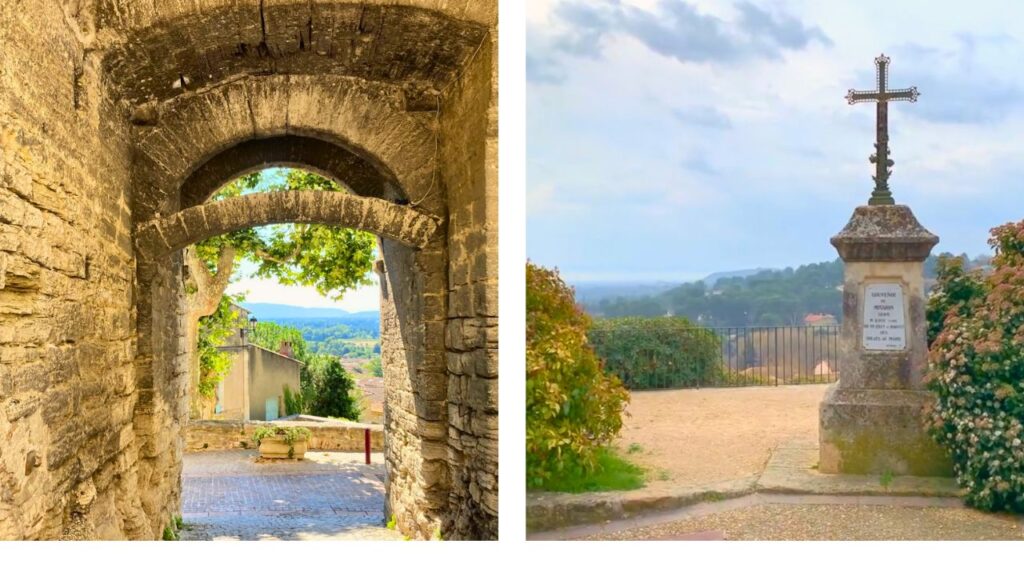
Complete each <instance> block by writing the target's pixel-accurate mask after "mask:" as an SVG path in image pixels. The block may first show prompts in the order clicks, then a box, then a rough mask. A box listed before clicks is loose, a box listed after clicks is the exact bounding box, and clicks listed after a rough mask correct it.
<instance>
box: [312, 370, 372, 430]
mask: <svg viewBox="0 0 1024 576" xmlns="http://www.w3.org/2000/svg"><path fill="white" fill-rule="evenodd" d="M303 370H306V371H307V373H308V389H307V390H304V391H303V396H304V397H306V398H310V399H311V400H309V401H307V408H308V409H309V412H310V414H313V415H314V416H335V417H340V418H346V419H348V420H352V421H353V422H358V421H359V416H360V407H359V404H358V402H357V401H356V398H355V396H354V394H353V392H354V389H355V387H356V382H355V380H354V379H353V378H352V375H351V374H349V373H348V372H346V371H345V367H344V366H342V365H341V362H340V361H339V360H338V359H337V358H336V357H334V356H326V355H323V354H314V355H313V356H311V357H310V359H309V363H307V364H306V366H305V367H304V368H303Z"/></svg>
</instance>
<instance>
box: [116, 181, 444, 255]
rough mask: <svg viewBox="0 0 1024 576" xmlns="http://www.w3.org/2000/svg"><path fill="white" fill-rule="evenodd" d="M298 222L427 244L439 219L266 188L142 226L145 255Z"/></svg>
mask: <svg viewBox="0 0 1024 576" xmlns="http://www.w3.org/2000/svg"><path fill="white" fill-rule="evenodd" d="M287 222H297V223H305V224H330V225H333V226H342V227H345V228H355V229H357V230H363V231H365V232H370V233H373V234H376V235H377V236H383V237H385V238H389V239H391V240H396V241H398V242H399V243H401V244H406V245H409V246H413V247H416V248H423V247H424V246H426V245H427V243H428V242H429V241H430V239H431V237H432V236H433V235H434V232H435V231H436V230H437V222H436V221H435V220H434V219H433V218H431V217H429V216H427V215H425V214H423V213H421V212H418V211H416V210H413V209H411V208H406V207H404V206H400V205H397V204H392V203H390V202H387V201H385V200H379V199H377V198H364V197H361V196H355V195H351V194H347V193H345V192H336V193H327V192H322V191H319V190H289V191H283V192H263V193H260V194H248V195H245V196H237V197H235V198H228V199H226V200H221V201H219V202H214V203H212V204H199V205H198V206H193V207H191V208H185V209H184V210H181V211H180V212H176V213H175V214H174V215H173V216H165V217H163V218H157V219H154V220H150V221H149V222H145V223H143V224H141V225H139V226H138V227H137V228H136V232H135V244H136V249H137V251H138V255H139V258H140V259H141V260H143V261H152V260H155V259H157V258H160V257H162V256H166V255H167V254H169V253H171V252H177V251H178V250H181V249H182V248H185V247H186V246H189V245H191V244H195V243H197V242H202V241H204V240H207V239H209V238H212V237H214V236H220V235H221V234H227V233H229V232H234V231H236V230H241V229H243V228H255V227H258V226H266V225H268V224H282V223H287Z"/></svg>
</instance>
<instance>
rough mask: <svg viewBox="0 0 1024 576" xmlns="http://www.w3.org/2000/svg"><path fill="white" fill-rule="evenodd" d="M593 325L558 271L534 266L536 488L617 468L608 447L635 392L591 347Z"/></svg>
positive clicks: (530, 425)
mask: <svg viewBox="0 0 1024 576" xmlns="http://www.w3.org/2000/svg"><path fill="white" fill-rule="evenodd" d="M590 325H591V322H590V318H589V317H588V316H587V315H586V314H585V313H584V312H583V311H582V310H581V309H580V308H579V307H577V306H576V303H575V301H574V299H573V292H572V290H571V289H570V288H569V287H568V286H566V285H565V283H564V282H563V281H562V279H561V278H560V277H559V276H558V271H557V270H548V269H545V268H542V267H540V266H536V265H533V264H531V263H527V265H526V473H527V483H528V484H527V485H528V487H529V488H541V489H555V490H557V489H562V488H571V487H573V486H578V485H581V484H582V483H585V481H586V479H587V478H595V477H600V475H601V474H602V473H603V472H604V470H605V469H604V467H605V466H606V465H612V466H614V465H616V463H615V461H614V460H612V459H609V458H608V457H607V455H608V451H607V450H606V449H605V447H606V446H607V445H608V443H610V442H611V441H612V439H614V438H615V436H616V435H617V434H618V432H619V429H620V428H621V427H622V411H623V409H624V408H625V406H626V403H627V402H628V400H629V392H627V391H626V389H625V388H623V386H622V383H621V382H620V381H619V379H618V378H616V377H615V376H610V375H607V374H605V372H604V371H603V370H602V368H601V363H600V361H599V360H598V358H597V355H595V354H594V351H593V349H592V348H591V347H590V346H589V344H588V343H587V330H589V328H590Z"/></svg>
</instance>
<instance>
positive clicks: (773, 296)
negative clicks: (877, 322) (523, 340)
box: [586, 255, 989, 326]
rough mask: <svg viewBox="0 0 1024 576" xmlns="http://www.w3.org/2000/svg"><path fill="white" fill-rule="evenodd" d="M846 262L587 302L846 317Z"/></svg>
mask: <svg viewBox="0 0 1024 576" xmlns="http://www.w3.org/2000/svg"><path fill="white" fill-rule="evenodd" d="M961 257H963V258H964V259H965V260H966V261H967V262H968V268H982V269H984V268H985V267H986V266H987V265H988V261H989V257H987V256H978V257H976V258H973V259H971V258H967V256H966V255H961ZM936 263H937V257H936V256H935V255H932V256H930V257H929V258H928V260H926V261H925V264H924V273H925V286H926V288H929V289H930V288H931V286H932V285H933V284H934V279H935V270H936ZM842 282H843V264H842V262H841V261H840V260H839V259H838V258H837V259H835V260H832V261H831V262H819V263H817V264H806V265H803V266H798V267H796V268H785V269H767V268H760V269H756V270H739V271H735V272H717V273H715V274H711V275H710V276H708V277H707V278H705V279H704V280H702V281H700V282H687V283H684V284H678V285H675V286H673V287H671V288H669V289H667V290H664V291H661V292H654V293H648V294H645V295H641V296H613V297H605V298H601V299H600V300H598V301H596V302H593V301H591V302H589V303H586V308H587V311H588V312H590V313H591V314H593V315H594V316H599V317H600V316H604V317H621V316H666V315H672V316H684V317H686V318H689V319H690V320H692V321H694V322H697V323H699V324H702V325H705V326H752V325H753V326H777V325H799V324H802V323H803V319H804V318H805V316H806V315H807V314H831V315H832V316H835V317H836V318H842V313H843V310H842V296H843V293H842Z"/></svg>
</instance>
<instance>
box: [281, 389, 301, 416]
mask: <svg viewBox="0 0 1024 576" xmlns="http://www.w3.org/2000/svg"><path fill="white" fill-rule="evenodd" d="M302 410H303V406H302V394H297V393H295V392H293V391H292V388H291V386H285V387H284V411H285V416H291V415H292V414H302Z"/></svg>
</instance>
